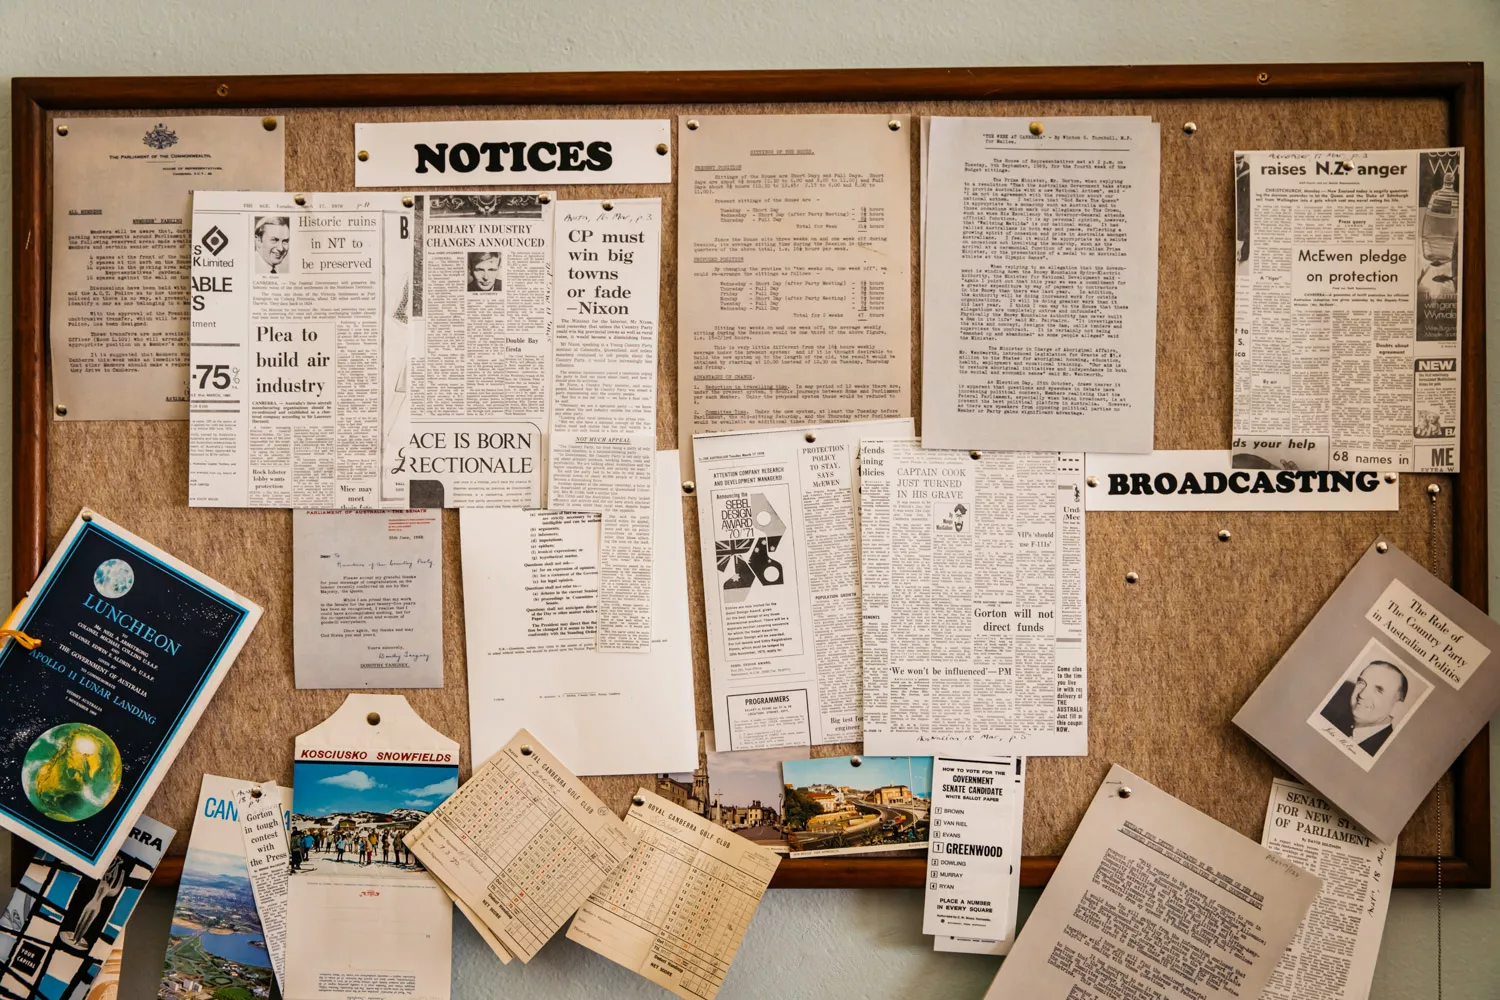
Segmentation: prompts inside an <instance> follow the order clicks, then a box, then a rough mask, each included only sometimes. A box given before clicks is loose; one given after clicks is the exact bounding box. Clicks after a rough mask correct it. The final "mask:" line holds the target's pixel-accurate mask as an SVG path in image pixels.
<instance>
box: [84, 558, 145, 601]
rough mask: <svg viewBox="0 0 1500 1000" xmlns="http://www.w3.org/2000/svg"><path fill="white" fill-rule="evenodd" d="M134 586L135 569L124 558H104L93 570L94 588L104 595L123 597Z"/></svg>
mask: <svg viewBox="0 0 1500 1000" xmlns="http://www.w3.org/2000/svg"><path fill="white" fill-rule="evenodd" d="M133 586H135V570H133V569H131V568H130V563H128V562H126V561H125V560H124V559H106V560H104V561H103V562H102V563H100V564H99V568H98V569H96V570H94V589H95V590H97V591H99V593H100V594H101V595H102V596H104V597H124V596H125V595H126V594H128V593H129V592H130V588H131V587H133Z"/></svg>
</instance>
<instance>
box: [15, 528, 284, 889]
mask: <svg viewBox="0 0 1500 1000" xmlns="http://www.w3.org/2000/svg"><path fill="white" fill-rule="evenodd" d="M260 612H261V609H260V606H259V605H257V604H255V603H253V602H251V601H249V600H246V599H245V598H243V597H241V596H240V595H239V594H236V593H235V592H234V591H233V590H230V589H229V588H228V587H225V586H224V585H223V584H220V583H217V582H215V581H214V580H211V579H209V578H208V577H207V576H205V575H204V574H202V573H200V572H198V571H197V570H195V569H193V568H192V567H191V566H188V565H187V564H186V563H184V562H182V561H180V560H178V559H174V558H173V557H172V556H170V555H168V554H167V553H165V552H163V551H162V550H161V549H159V548H157V547H156V546H154V545H152V544H151V543H150V542H147V541H145V540H144V539H142V538H138V537H136V536H135V535H133V534H131V533H130V532H129V531H126V530H125V529H124V528H122V527H120V526H119V525H117V524H114V523H112V522H110V521H108V520H107V519H105V518H104V517H102V516H100V515H99V514H96V513H94V512H92V511H89V510H84V511H82V512H81V513H80V514H79V515H78V517H76V518H75V519H74V520H73V524H72V526H71V527H69V528H68V531H67V534H65V535H64V536H63V540H62V544H60V545H59V546H58V547H57V550H56V551H55V552H53V553H52V558H51V559H50V560H49V561H48V563H47V566H46V568H45V569H43V570H42V575H41V576H40V577H38V578H37V581H36V583H34V584H33V585H32V587H31V590H30V591H29V592H28V593H27V595H26V597H25V598H24V599H23V600H22V601H21V603H20V604H19V605H17V607H16V610H15V611H14V612H12V613H11V617H10V620H9V621H8V623H7V625H8V627H10V628H12V629H15V630H18V631H19V632H21V633H23V635H24V636H25V637H26V638H25V639H24V640H23V639H21V638H12V639H8V640H0V641H3V642H4V643H5V645H4V648H3V649H0V732H5V733H8V734H9V738H8V739H7V740H6V743H5V748H4V750H3V751H0V827H4V828H5V829H6V830H9V831H10V832H11V833H14V834H16V835H17V836H19V837H24V838H25V839H27V840H29V841H31V842H32V843H33V844H36V845H37V846H38V847H41V848H42V849H44V850H46V851H48V852H49V853H51V854H53V855H55V856H56V857H58V858H60V859H61V860H62V861H63V862H65V863H66V864H68V865H70V866H72V867H74V868H76V869H78V870H79V871H80V872H82V873H83V874H84V875H87V876H88V877H90V878H99V877H100V876H102V875H103V874H104V870H105V869H106V868H107V867H108V866H109V863H110V860H111V859H112V858H113V857H114V856H115V854H116V853H117V852H118V851H119V849H120V846H121V844H122V843H123V842H124V841H125V838H126V837H127V836H128V835H129V833H130V830H131V827H132V826H133V825H134V824H135V822H136V820H137V819H139V818H140V815H141V810H142V809H144V808H145V806H146V803H147V802H149V801H150V800H151V794H152V793H153V792H154V791H155V790H156V786H157V784H159V783H160V781H161V779H162V776H163V775H164V774H166V771H167V768H169V767H171V765H172V761H173V759H175V758H176V756H177V752H178V751H179V750H180V749H181V748H182V744H183V743H184V742H185V741H186V740H187V737H188V734H189V733H191V732H192V730H193V727H194V726H195V725H196V724H197V722H198V719H199V717H200V716H201V715H202V714H203V710H204V708H205V707H206V706H207V705H208V701H209V699H210V698H212V697H213V695H214V692H215V691H217V690H218V687H219V684H220V682H222V681H223V679H224V675H225V674H226V673H227V672H228V670H229V666H230V664H232V663H233V662H234V659H235V657H236V656H237V655H238V654H239V652H240V649H241V648H242V647H243V646H244V645H245V641H246V640H247V639H248V638H249V636H250V631H251V629H253V628H254V627H255V623H256V622H257V621H259V620H260Z"/></svg>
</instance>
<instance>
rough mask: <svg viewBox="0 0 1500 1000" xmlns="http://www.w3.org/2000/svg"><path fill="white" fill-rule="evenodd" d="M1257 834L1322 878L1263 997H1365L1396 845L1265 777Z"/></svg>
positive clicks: (1313, 795)
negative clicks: (1267, 784)
mask: <svg viewBox="0 0 1500 1000" xmlns="http://www.w3.org/2000/svg"><path fill="white" fill-rule="evenodd" d="M1260 842H1261V843H1262V844H1264V845H1265V846H1266V847H1269V848H1270V849H1271V850H1273V851H1275V852H1276V853H1277V854H1279V855H1281V856H1282V857H1283V858H1286V859H1287V860H1288V861H1291V862H1292V863H1294V864H1297V865H1301V866H1302V867H1303V868H1306V869H1307V870H1308V871H1310V872H1312V873H1313V874H1314V875H1316V876H1318V877H1319V878H1321V879H1322V880H1323V891H1322V892H1320V893H1318V898H1317V899H1315V900H1314V901H1313V905H1312V909H1311V910H1309V911H1308V913H1307V918H1306V919H1305V920H1303V921H1302V926H1301V927H1299V928H1298V929H1297V936H1296V938H1295V939H1294V940H1293V941H1292V944H1291V946H1290V947H1289V948H1287V950H1286V951H1285V952H1284V953H1283V954H1282V956H1281V961H1280V963H1278V964H1277V966H1276V973H1275V975H1273V976H1272V977H1271V982H1270V983H1269V984H1267V986H1266V989H1265V992H1264V993H1262V994H1261V997H1262V998H1263V1000H1365V997H1368V996H1369V995H1370V983H1371V982H1372V981H1373V980H1374V978H1375V959H1376V957H1377V956H1379V954H1380V938H1381V936H1382V934H1383V933H1384V932H1385V914H1386V910H1387V909H1388V908H1389V907H1390V905H1391V879H1393V878H1394V877H1395V875H1396V845H1394V844H1382V843H1381V842H1380V841H1378V840H1376V839H1375V838H1374V837H1371V836H1370V835H1369V834H1368V833H1366V832H1365V831H1364V830H1361V829H1360V828H1359V827H1358V826H1357V825H1355V823H1354V821H1353V820H1351V819H1349V817H1347V816H1345V815H1344V814H1343V813H1342V812H1340V811H1339V810H1338V808H1337V807H1335V806H1334V805H1333V804H1332V803H1330V802H1329V801H1328V800H1327V799H1325V798H1323V797H1322V796H1321V795H1319V794H1318V793H1317V792H1316V791H1314V790H1313V789H1311V788H1309V787H1307V786H1306V785H1299V784H1297V783H1296V782H1294V781H1283V780H1282V779H1280V778H1277V779H1275V780H1274V781H1272V782H1271V802H1270V804H1269V805H1268V806H1267V807H1266V823H1265V827H1264V828H1263V829H1262V830H1261V835H1260Z"/></svg>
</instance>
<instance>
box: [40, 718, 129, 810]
mask: <svg viewBox="0 0 1500 1000" xmlns="http://www.w3.org/2000/svg"><path fill="white" fill-rule="evenodd" d="M21 787H23V788H25V789H26V797H27V798H28V799H30V800H31V804H32V805H34V806H36V807H37V809H39V810H40V811H41V812H42V813H43V815H45V816H47V817H48V818H49V819H55V820H57V821H59V822H62V823H77V822H79V821H80V820H85V819H88V818H89V817H90V816H92V815H94V814H95V813H97V812H98V811H99V810H100V809H103V808H104V807H105V806H107V805H109V800H110V799H112V798H114V797H115V793H116V792H118V791H119V790H120V748H119V747H117V746H115V741H114V740H112V739H110V738H109V734H108V733H106V732H105V731H104V730H102V729H98V728H96V727H94V726H90V725H88V724H86V723H83V722H65V723H63V724H62V725H60V726H53V727H52V728H51V729H49V730H47V731H46V732H45V733H43V734H42V735H40V736H38V737H37V738H36V742H35V743H33V744H31V747H30V749H28V750H27V751H26V756H25V757H24V758H23V759H22V761H21Z"/></svg>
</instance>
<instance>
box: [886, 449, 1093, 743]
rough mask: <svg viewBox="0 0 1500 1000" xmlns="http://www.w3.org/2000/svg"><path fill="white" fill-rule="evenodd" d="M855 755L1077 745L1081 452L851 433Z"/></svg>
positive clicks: (1082, 646)
mask: <svg viewBox="0 0 1500 1000" xmlns="http://www.w3.org/2000/svg"><path fill="white" fill-rule="evenodd" d="M860 461H861V465H862V467H863V473H862V486H863V492H862V493H861V496H860V500H861V506H862V511H861V533H862V544H861V548H860V556H861V560H862V562H863V579H864V595H863V596H864V602H863V614H864V705H865V708H864V737H865V750H866V751H867V752H869V753H882V754H884V753H889V754H931V753H946V754H953V755H958V756H995V755H999V754H1012V753H1013V754H1023V755H1036V756H1060V757H1071V756H1082V755H1085V754H1087V753H1088V676H1087V674H1088V654H1087V628H1086V623H1087V618H1088V609H1087V595H1086V580H1085V570H1086V560H1085V558H1084V531H1083V496H1082V494H1083V489H1084V479H1083V456H1081V455H1076V454H1074V455H1068V454H1059V453H1056V452H1013V451H999V452H985V453H982V454H981V453H979V452H968V451H943V450H937V449H926V448H922V447H920V443H919V442H917V441H915V440H911V439H906V440H878V439H874V438H869V437H867V438H865V439H864V440H863V441H862V442H861V453H860Z"/></svg>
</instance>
